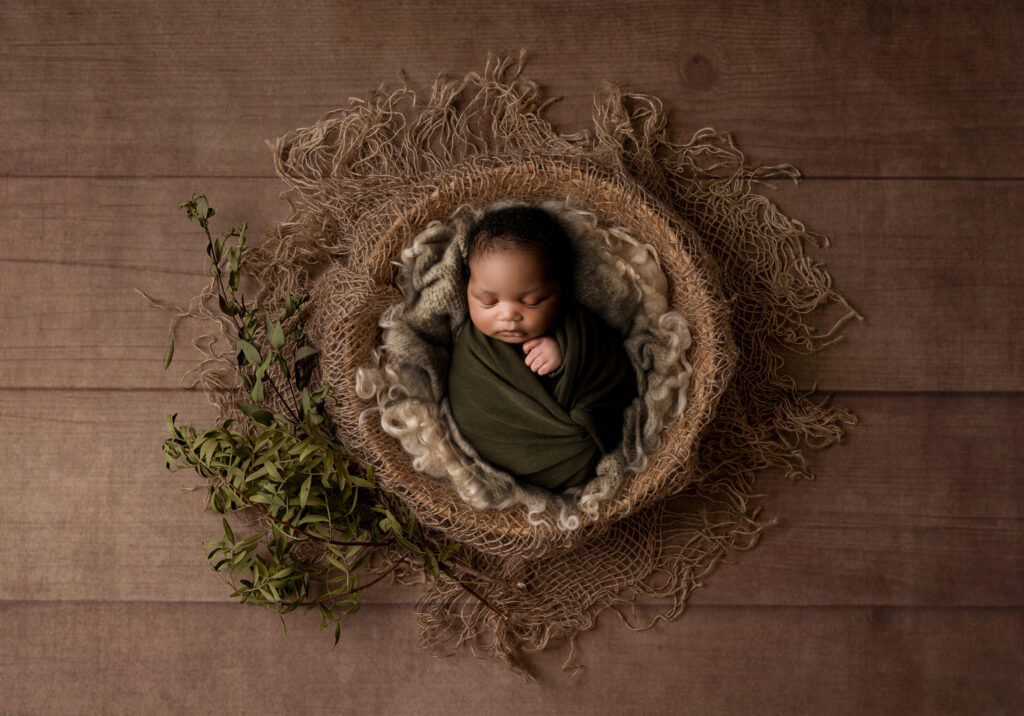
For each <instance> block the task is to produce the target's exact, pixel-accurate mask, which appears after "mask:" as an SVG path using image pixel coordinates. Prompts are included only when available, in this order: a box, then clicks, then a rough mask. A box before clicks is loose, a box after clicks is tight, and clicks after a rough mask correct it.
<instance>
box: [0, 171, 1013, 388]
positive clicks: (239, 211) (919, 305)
mask: <svg viewBox="0 0 1024 716" xmlns="http://www.w3.org/2000/svg"><path fill="white" fill-rule="evenodd" d="M266 161H267V163H268V164H269V163H270V161H269V156H268V157H266ZM283 188H284V184H283V182H280V181H278V180H276V179H244V180H238V179H209V178H205V179H204V178H199V177H196V178H185V179H161V180H129V179H109V180H106V179H104V180H96V179H3V180H0V196H2V198H3V201H2V202H0V225H3V226H5V227H6V230H5V232H4V233H3V235H2V236H0V296H2V297H3V303H4V306H5V313H6V316H5V320H6V321H7V328H8V330H9V331H11V332H13V333H14V334H15V335H19V336H20V339H19V341H18V342H17V343H13V344H12V343H4V344H0V369H2V372H0V375H2V377H0V385H3V386H8V387H10V386H18V387H34V388H37V387H58V388H71V387H76V388H83V387H88V388H108V387H109V388H117V389H127V388H134V387H139V388H148V387H153V386H160V387H173V386H174V385H176V384H177V376H178V375H179V374H180V370H183V369H184V368H185V367H186V366H188V365H190V364H191V363H192V362H194V360H195V359H196V357H197V356H198V354H197V353H195V352H191V351H190V350H189V349H188V342H189V339H190V338H191V337H192V336H193V335H194V334H195V333H197V332H198V331H199V329H200V326H198V325H195V324H187V323H186V324H183V326H182V331H181V333H180V334H179V336H178V341H177V356H178V358H177V361H176V364H175V370H172V371H171V372H169V373H166V374H165V373H162V372H161V371H160V370H158V368H159V364H160V363H159V362H160V360H161V359H162V357H163V352H164V347H165V346H166V341H167V327H168V322H169V320H170V316H169V315H168V314H165V313H163V312H161V311H159V310H156V309H153V308H151V307H150V306H149V304H147V303H146V301H145V300H143V299H142V298H141V297H140V296H138V295H137V294H136V293H134V291H133V290H132V289H133V288H139V289H142V290H145V291H146V292H147V293H149V294H151V295H153V296H154V297H155V298H158V299H160V300H163V301H167V302H169V303H173V304H182V303H185V302H187V301H188V299H189V298H190V297H191V296H192V295H193V294H194V293H196V292H198V291H199V290H200V288H201V287H202V286H203V284H204V282H205V279H204V261H205V254H204V253H203V241H204V239H203V238H202V234H201V232H200V231H199V230H198V229H197V228H196V227H195V226H194V225H192V224H190V223H189V222H187V221H186V220H185V218H184V215H183V213H182V212H181V211H180V210H178V209H177V205H178V204H179V203H180V202H181V201H183V200H184V199H186V198H188V197H189V196H190V195H191V194H192V193H193V192H197V191H202V192H206V193H207V194H208V195H209V197H210V200H211V202H212V203H213V205H214V206H215V207H216V208H217V210H218V215H217V216H216V217H215V218H214V222H215V223H214V228H215V230H226V229H227V228H228V227H230V226H232V225H238V224H240V223H241V222H242V221H248V222H249V224H250V229H251V232H252V234H251V235H252V237H253V238H254V239H255V238H257V237H258V236H259V235H260V234H261V233H262V232H263V231H266V230H268V229H270V228H271V227H272V226H273V225H274V224H275V223H276V222H278V221H281V220H283V218H284V217H285V216H286V214H287V205H286V204H285V203H284V202H283V201H280V200H279V199H278V195H279V194H280V192H281V190H282V189H283ZM1019 189H1020V186H1019V184H1018V183H1017V182H1009V181H996V182H965V183H956V182H946V181H813V180H812V181H808V182H806V183H805V184H804V185H803V186H801V187H799V188H795V187H780V190H779V191H776V192H771V191H770V190H766V191H767V193H768V195H769V196H770V197H772V198H773V199H775V200H777V201H778V203H779V204H780V205H781V206H782V207H783V208H784V209H785V210H787V211H788V212H789V213H790V214H791V215H793V216H794V217H796V218H799V219H801V220H803V221H804V222H805V223H806V224H807V225H808V226H809V227H811V228H813V229H816V230H819V231H823V232H827V233H829V234H831V236H832V239H833V242H832V246H831V247H830V248H829V249H827V250H824V251H813V252H812V253H813V255H815V256H816V257H817V258H818V259H819V260H820V261H823V262H824V263H825V264H826V265H827V266H828V268H829V269H830V271H831V272H832V274H833V277H834V279H835V284H836V286H837V287H838V288H839V289H840V290H841V291H842V292H844V293H845V294H846V296H847V297H848V298H849V299H850V300H851V302H852V303H853V304H854V305H855V306H856V307H857V308H858V310H860V311H861V313H863V314H864V316H865V317H866V320H865V321H864V322H863V323H852V324H849V325H848V327H847V328H846V329H845V338H844V340H842V341H841V342H839V343H838V344H836V345H834V346H832V347H830V348H828V349H827V350H825V351H823V352H821V353H819V354H817V355H815V356H813V357H811V358H809V359H805V358H802V357H800V356H793V357H792V360H791V361H790V362H791V368H792V370H793V373H794V374H795V375H796V376H797V378H798V380H799V382H800V384H801V386H803V387H804V388H810V387H811V386H813V385H814V384H815V383H817V384H818V386H819V387H820V388H821V389H823V390H845V391H851V390H853V391H857V390H901V391H905V390H912V391H937V390H945V391H975V392H976V391H1015V390H1022V389H1024V312H1021V311H1018V310H1008V307H1009V306H1013V305H1016V303H1017V302H1018V299H1019V297H1020V294H1021V288H1020V286H1021V283H1020V281H1019V279H1018V278H1017V277H1019V276H1021V275H1024V243H1022V242H1020V241H1019V240H1018V239H1019V223H1020V220H1021V219H1022V217H1024V200H1022V199H1021V193H1020V191H1019ZM128 217H130V219H129V218H128ZM54 289H57V290H54ZM826 321H827V319H826V318H824V317H823V319H822V322H823V323H824V322H826Z"/></svg>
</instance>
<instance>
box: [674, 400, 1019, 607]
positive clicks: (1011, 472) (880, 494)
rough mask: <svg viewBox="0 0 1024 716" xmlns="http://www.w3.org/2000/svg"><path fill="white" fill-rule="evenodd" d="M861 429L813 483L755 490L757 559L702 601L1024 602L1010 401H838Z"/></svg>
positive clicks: (733, 571)
mask: <svg viewBox="0 0 1024 716" xmlns="http://www.w3.org/2000/svg"><path fill="white" fill-rule="evenodd" d="M837 402H841V403H842V404H843V405H845V406H847V407H849V408H851V409H853V410H854V412H856V413H857V415H858V416H859V418H860V421H861V422H860V424H859V425H857V426H856V427H854V428H853V429H851V430H850V431H849V433H848V434H847V436H846V437H845V438H844V440H843V443H842V444H841V445H839V446H837V447H835V448H832V449H830V450H827V451H824V452H819V453H813V454H812V455H811V460H810V464H811V467H812V469H813V470H815V471H816V472H817V474H818V479H817V480H816V481H815V482H810V483H807V482H799V483H796V484H792V483H791V481H790V480H789V479H786V478H784V477H781V476H777V475H776V476H770V477H767V478H766V479H764V480H762V482H761V483H760V488H761V490H762V491H763V492H764V493H765V494H766V495H767V497H766V500H765V504H766V508H765V512H764V514H763V516H764V517H765V518H767V519H772V518H776V519H778V524H777V526H775V527H773V528H770V529H769V530H767V531H766V532H765V533H764V535H763V539H762V541H761V543H760V544H759V545H758V546H757V548H756V549H755V550H754V552H752V553H750V554H744V555H741V556H740V557H739V558H738V560H737V564H736V566H735V567H734V568H726V569H720V570H718V571H717V572H715V574H714V575H712V576H711V577H710V578H709V579H708V586H709V589H707V590H700V591H698V592H697V593H696V594H695V596H694V603H695V604H701V603H704V600H705V599H707V600H711V601H712V602H713V603H717V604H720V603H723V602H725V603H731V604H750V603H755V604H761V603H767V604H832V605H843V604H904V605H912V604H926V605H948V604H959V605H981V604H985V605H993V606H1020V605H1021V600H1022V598H1024V523H1022V517H1024V487H1022V485H1021V482H1020V480H1019V479H1018V474H1019V472H1020V469H1019V465H1020V464H1021V460H1022V459H1024V450H1022V447H1021V443H1022V441H1024V410H1022V407H1021V401H1020V398H1019V396H1015V395H998V396H997V395H985V396H982V395H959V396H958V395H948V394H945V395H944V394H934V395H914V396H911V395H887V394H843V395H840V396H838V397H837Z"/></svg>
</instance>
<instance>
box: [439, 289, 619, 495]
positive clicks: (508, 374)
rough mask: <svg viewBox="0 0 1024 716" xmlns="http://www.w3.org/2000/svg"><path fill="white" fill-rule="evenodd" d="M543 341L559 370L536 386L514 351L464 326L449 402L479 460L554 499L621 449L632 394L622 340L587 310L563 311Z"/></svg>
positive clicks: (516, 348)
mask: <svg viewBox="0 0 1024 716" xmlns="http://www.w3.org/2000/svg"><path fill="white" fill-rule="evenodd" d="M549 335H551V336H553V337H554V338H555V340H557V341H558V344H559V346H560V347H561V349H562V366H561V367H560V368H559V370H558V371H556V372H555V373H554V374H553V375H551V376H543V377H539V376H537V375H536V374H534V373H533V372H532V371H531V370H530V369H529V367H528V366H527V365H526V363H525V360H524V355H523V350H522V347H521V346H520V345H513V344H509V343H505V342H503V341H499V340H496V339H494V338H489V337H488V336H485V335H484V334H483V333H481V332H480V331H479V330H477V328H476V327H475V326H473V324H472V323H471V322H470V321H466V324H465V325H464V326H463V328H462V330H461V331H460V333H459V336H458V338H457V339H456V342H455V347H454V349H453V352H452V361H451V367H450V370H449V373H448V396H449V399H450V401H451V408H452V416H453V417H454V419H455V423H456V425H457V426H458V428H459V431H460V432H461V433H462V435H463V436H464V437H465V438H466V439H467V440H468V441H469V442H470V444H472V445H473V447H474V448H476V451H477V452H478V453H479V454H480V457H482V458H483V459H484V460H486V461H487V462H489V463H491V464H492V465H494V466H495V467H497V468H500V469H502V470H504V471H506V472H508V473H510V474H512V475H513V476H515V477H516V478H517V479H519V480H521V481H523V482H527V483H530V484H532V485H538V486H540V487H545V488H548V489H549V490H556V491H557V490H563V489H565V488H567V487H572V486H574V485H579V484H582V483H584V482H586V481H587V480H588V479H589V478H590V477H592V476H593V474H594V469H595V467H596V465H597V462H598V461H599V460H600V459H601V456H602V455H605V454H607V453H609V452H611V451H612V450H614V449H615V448H616V447H617V446H618V445H619V443H620V442H621V441H622V411H623V410H624V409H625V408H626V406H628V405H629V404H630V402H632V401H633V399H634V398H635V397H636V392H637V389H636V373H635V372H634V370H633V366H632V365H631V364H630V362H629V358H628V357H627V356H626V352H625V350H624V349H623V347H622V339H621V338H620V337H619V336H618V335H617V334H616V333H615V332H614V331H613V330H612V329H611V328H609V327H608V326H607V325H606V324H605V323H604V322H603V321H602V320H601V319H600V318H598V317H597V316H596V315H594V314H593V313H592V312H591V311H590V310H588V309H586V308H585V307H583V306H579V305H569V306H567V307H565V308H564V309H563V311H562V315H561V316H560V318H559V320H558V321H557V322H556V323H555V325H554V326H553V327H552V330H551V331H550V332H549Z"/></svg>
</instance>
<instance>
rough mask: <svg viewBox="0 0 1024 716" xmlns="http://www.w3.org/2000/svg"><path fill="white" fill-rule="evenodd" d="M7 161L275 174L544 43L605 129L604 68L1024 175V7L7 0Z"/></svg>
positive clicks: (852, 172)
mask: <svg viewBox="0 0 1024 716" xmlns="http://www.w3.org/2000/svg"><path fill="white" fill-rule="evenodd" d="M3 18H4V21H3V23H2V24H0V47H3V50H2V52H0V76H2V77H4V82H3V84H2V85H0V107H3V108H4V109H3V111H2V112H0V136H3V137H5V138H6V141H5V142H4V143H3V145H2V146H0V175H7V176H25V175H73V176H104V175H106V176H109V175H128V176H168V175H171V176H182V175H196V174H203V175H218V174H219V175H232V176H237V175H253V174H260V175H265V174H267V173H268V172H267V165H266V163H265V161H264V155H263V153H262V152H263V150H262V143H263V141H264V140H265V139H268V138H272V137H275V136H278V135H280V134H282V133H284V132H286V131H288V130H290V129H292V128H293V127H296V126H300V125H308V124H309V123H311V122H313V121H314V120H315V119H316V118H318V117H319V116H320V115H321V114H323V113H325V112H327V111H329V110H332V109H335V108H336V107H338V106H341V105H342V104H344V103H345V102H346V101H347V98H348V97H350V96H360V97H361V96H364V95H365V94H366V93H367V92H368V91H369V90H371V89H373V88H375V87H376V86H377V85H378V84H380V83H394V82H396V81H397V80H398V77H397V74H398V70H399V69H400V68H404V69H405V70H406V71H407V73H408V75H409V78H410V80H411V82H412V84H413V85H414V86H422V85H423V84H425V83H427V82H429V81H431V80H432V79H433V77H434V75H435V74H437V73H438V72H446V73H449V74H453V75H461V74H462V73H465V72H467V71H481V70H482V69H483V66H484V63H485V59H486V57H487V54H488V53H489V52H495V53H499V54H506V55H507V54H515V53H517V52H518V51H519V50H520V48H526V49H528V50H529V52H530V57H531V60H530V65H529V68H528V76H529V77H530V78H532V79H535V80H537V81H538V82H540V83H542V84H543V85H544V86H545V87H546V88H548V91H549V94H551V95H556V96H558V95H560V96H564V98H565V99H564V102H563V103H562V104H561V105H559V106H557V107H556V108H555V110H554V111H553V113H552V117H553V118H554V119H556V120H557V121H558V123H559V124H560V125H561V126H564V127H565V128H566V129H569V130H572V129H577V128H580V127H583V126H586V125H587V124H588V123H589V122H588V119H587V118H588V117H589V116H590V105H591V97H592V95H593V92H594V91H595V90H596V89H597V88H598V87H599V86H600V85H601V84H602V83H604V82H606V81H611V82H616V83H621V84H625V85H628V86H630V87H632V88H634V89H636V90H639V91H644V92H650V93H653V94H655V95H657V96H659V97H661V98H662V99H663V100H664V101H665V103H666V107H667V108H668V109H669V110H670V111H671V112H672V114H673V116H674V118H675V122H674V126H675V128H676V131H677V132H678V136H679V138H680V139H685V138H686V137H688V136H689V134H690V133H691V132H692V131H694V130H696V129H699V128H700V127H703V126H706V125H714V126H716V127H719V128H720V129H724V130H729V131H732V132H735V133H736V134H737V136H738V137H739V139H740V141H741V143H742V145H743V146H744V147H745V148H746V149H747V150H748V151H750V152H751V153H752V154H753V155H754V156H756V157H758V158H759V159H761V160H767V161H772V162H774V161H790V162H794V163H796V164H798V165H799V166H802V167H804V168H805V170H806V171H807V172H808V173H809V174H810V175H812V176H930V177H989V178H999V177H1017V176H1020V167H1019V156H1020V151H1021V146H1022V142H1024V133H1022V129H1021V127H1022V126H1024V77H1022V75H1021V74H1020V72H1019V71H1018V68H1017V62H1016V59H1015V53H1014V52H1013V50H1012V48H1014V47H1015V46H1016V43H1017V39H1018V38H1019V37H1020V35H1021V34H1022V32H1024V10H1022V7H1021V6H1020V5H1019V4H1018V3H995V2H985V3H966V2H942V3H931V2H928V3H925V2H907V3H900V2H896V3H891V2H887V1H884V0H880V1H879V2H871V3H862V2H854V1H852V0H847V1H845V2H834V3H833V2H830V3H797V4H792V3H780V2H777V1H775V0H735V1H732V2H723V3H699V4H698V3H676V2H668V1H666V0H643V1H642V2H631V3H628V4H623V3H620V2H611V1H610V0H574V1H573V2H565V3H558V4H551V3H544V2H522V3H516V4H514V5H503V4H478V3H472V2H456V3H451V4H447V5H442V6H438V5H437V4H436V3H431V2H426V1H425V0H415V1H413V2H397V1H389V2H383V3H373V4H368V3H332V2H326V1H325V0H320V1H319V2H315V3H306V4H303V6H302V9H301V10H297V9H295V10H291V11H288V10H285V9H282V8H281V7H280V6H276V5H273V4H256V5H254V4H253V3H250V2H238V1H234V2H226V3H218V5H217V7H216V9H213V8H211V7H210V5H209V4H208V3H201V2H197V1H196V0H190V1H189V2H179V3H174V4H167V5H165V4H162V3H156V2H145V3H136V2H127V1H120V2H105V3H95V4H82V3H76V2H72V1H71V0H63V1H61V2H48V3H32V4H26V3H20V2H16V1H14V0H7V1H6V2H4V3H3Z"/></svg>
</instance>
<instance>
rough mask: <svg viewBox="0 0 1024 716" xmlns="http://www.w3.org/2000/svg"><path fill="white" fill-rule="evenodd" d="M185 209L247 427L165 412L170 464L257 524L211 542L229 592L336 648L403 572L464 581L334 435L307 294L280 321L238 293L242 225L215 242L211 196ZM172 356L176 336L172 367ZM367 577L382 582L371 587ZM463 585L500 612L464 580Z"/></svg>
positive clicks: (218, 506)
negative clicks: (292, 620) (230, 350)
mask: <svg viewBox="0 0 1024 716" xmlns="http://www.w3.org/2000/svg"><path fill="white" fill-rule="evenodd" d="M181 208H183V209H184V210H185V211H186V213H187V214H188V218H189V219H190V220H192V221H195V222H196V223H198V224H199V226H200V227H201V228H202V229H203V231H204V232H205V234H206V239H207V246H206V253H207V262H208V265H209V270H210V276H211V279H212V288H213V289H214V290H215V291H216V295H217V300H218V305H219V307H220V310H221V312H222V313H223V314H224V316H225V317H226V318H227V320H229V321H230V325H231V326H233V327H234V332H235V350H236V355H235V357H236V362H237V367H238V374H239V377H240V379H241V387H242V390H243V391H244V394H245V395H246V397H247V398H248V400H240V401H238V402H237V407H238V408H239V410H240V411H241V412H242V414H244V415H245V417H246V419H247V421H248V423H249V424H248V425H247V426H244V427H245V429H244V430H236V429H234V427H233V424H234V423H233V421H232V420H227V421H225V422H224V423H222V424H220V425H217V426H215V427H212V428H209V429H207V430H197V429H196V428H194V427H192V426H184V427H179V426H178V425H177V424H176V418H177V416H176V415H171V416H168V418H167V430H168V433H169V435H170V437H169V438H168V439H167V440H166V441H165V442H164V458H165V461H166V464H167V467H168V469H170V470H172V471H176V470H182V469H193V470H195V471H196V472H197V473H198V474H199V475H201V476H202V477H203V478H205V479H206V480H208V481H209V490H210V497H209V504H210V507H211V508H212V509H213V510H215V511H217V512H219V513H222V514H226V513H231V512H235V511H238V510H247V511H248V512H249V513H251V514H253V515H254V516H255V517H256V521H257V522H258V523H259V527H258V528H257V529H256V530H255V531H254V532H253V533H252V534H248V535H245V536H242V537H240V538H239V537H236V535H235V532H234V530H233V529H232V527H231V525H230V524H229V523H228V520H227V519H224V520H223V531H224V535H223V538H222V539H219V540H214V539H212V538H210V539H207V541H206V543H205V549H206V550H207V558H208V560H209V562H210V564H211V566H212V567H213V569H214V570H215V571H217V572H220V573H221V574H223V575H224V576H225V577H226V579H227V580H228V581H229V583H230V584H231V585H232V588H233V590H234V591H233V593H232V596H233V597H236V598H238V599H239V600H240V601H241V602H242V603H252V604H258V605H261V606H263V607H266V608H268V609H271V610H273V611H275V612H277V613H279V614H282V615H283V614H285V613H287V612H290V611H293V610H295V609H298V608H300V607H304V608H306V609H313V608H316V609H318V611H319V613H320V616H321V628H324V627H326V626H328V625H329V624H331V623H334V625H335V628H334V640H335V644H337V642H338V639H339V638H340V634H341V624H340V621H339V620H340V619H341V618H342V617H343V616H344V615H346V614H351V613H353V612H355V611H357V610H358V609H359V607H360V604H361V596H362V593H363V592H364V591H365V590H366V589H368V588H370V587H371V586H373V585H374V584H376V583H378V582H379V581H381V580H382V579H384V578H385V577H387V576H389V575H390V574H392V573H393V572H395V570H396V569H398V567H399V566H401V565H403V564H405V565H407V566H409V567H414V568H418V569H422V570H424V571H425V572H426V573H427V574H428V575H431V576H432V577H435V578H438V577H440V576H441V575H445V576H446V577H448V578H451V579H456V575H455V571H454V569H453V561H452V557H453V555H454V554H455V553H456V552H457V550H458V549H459V545H457V544H440V543H438V541H437V540H436V539H434V538H432V537H431V536H430V535H428V534H427V533H426V532H425V531H424V530H423V529H422V528H421V526H420V525H419V523H418V521H417V520H416V518H415V516H414V515H413V514H412V513H411V512H410V511H409V510H408V509H407V508H405V507H404V506H403V505H402V504H401V503H400V502H399V501H398V500H396V499H394V498H393V497H392V496H391V495H389V494H388V493H386V492H385V491H383V490H381V489H380V488H379V487H377V485H376V483H375V481H374V478H373V473H372V470H370V469H367V470H365V471H362V470H359V469H357V468H356V466H354V465H352V464H351V462H350V456H349V454H348V452H347V451H346V450H345V448H344V446H343V445H342V444H341V443H339V442H338V441H337V440H336V439H335V437H334V432H335V431H334V426H333V424H332V421H331V419H330V416H329V414H328V413H327V411H326V409H325V404H326V401H327V400H328V399H330V388H329V386H324V387H322V388H320V389H319V390H312V389H311V381H312V376H313V370H314V368H315V359H316V355H317V350H316V349H315V348H314V347H312V346H310V345H308V344H307V335H306V325H305V314H304V310H303V309H304V306H305V304H306V303H307V302H308V301H309V294H308V293H302V294H301V295H299V296H297V297H294V298H288V299H287V300H286V301H285V303H284V306H283V307H281V308H280V310H278V311H276V312H274V313H273V314H272V313H271V311H269V310H263V311H260V310H259V309H258V308H257V307H255V306H250V305H248V304H247V303H246V301H245V299H244V297H243V296H241V295H240V294H239V284H240V277H241V266H242V258H243V252H244V250H245V232H246V225H245V224H242V226H241V227H240V228H231V229H230V230H229V231H227V232H226V233H225V234H223V236H222V237H221V238H217V239H215V238H213V235H212V234H211V233H210V228H209V220H210V218H211V217H212V216H213V215H214V213H215V212H214V210H213V208H212V207H210V205H209V202H208V201H207V199H206V197H205V196H203V195H194V196H193V197H192V198H191V199H190V200H189V201H186V202H184V203H183V204H182V205H181ZM232 239H235V240H236V242H235V243H234V245H233V246H232V245H230V244H231V243H232ZM173 354H174V343H173V340H171V341H170V342H169V345H168V348H167V352H166V355H165V361H164V367H165V368H166V367H167V366H168V365H169V364H170V362H171V360H172V358H173ZM367 569H372V571H373V572H372V573H373V575H374V576H373V577H372V578H371V579H369V581H364V580H363V578H362V576H361V575H362V574H363V573H365V572H366V570H367ZM466 571H470V572H471V570H468V568H466ZM456 581H458V582H459V583H460V584H461V585H462V586H463V588H464V589H466V591H467V592H468V593H469V594H471V595H472V596H474V597H476V598H477V599H479V600H481V601H482V602H483V603H484V604H486V605H487V606H488V607H490V608H491V609H494V607H493V606H492V605H491V604H490V603H489V602H487V600H486V599H484V597H483V596H482V595H480V594H479V592H477V591H476V590H475V589H473V587H472V586H470V584H469V583H468V582H466V581H465V580H458V579H456ZM495 611H497V610H496V609H495ZM498 613H499V614H501V613H500V612H498ZM502 617H503V618H504V615H502Z"/></svg>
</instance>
